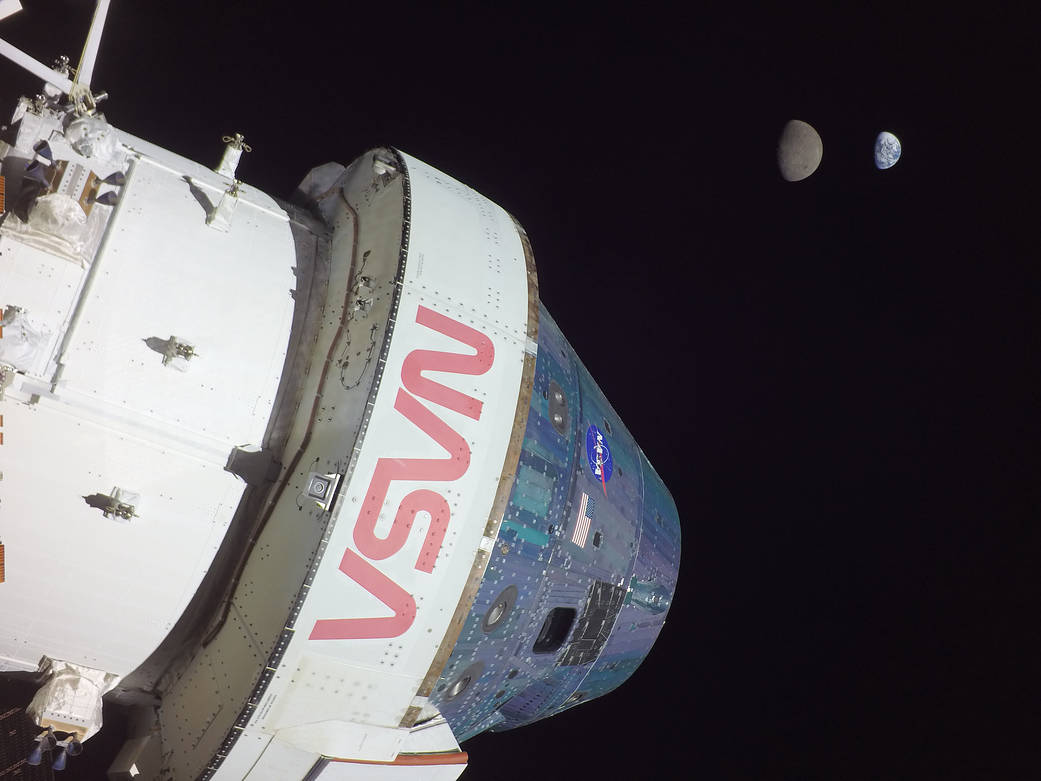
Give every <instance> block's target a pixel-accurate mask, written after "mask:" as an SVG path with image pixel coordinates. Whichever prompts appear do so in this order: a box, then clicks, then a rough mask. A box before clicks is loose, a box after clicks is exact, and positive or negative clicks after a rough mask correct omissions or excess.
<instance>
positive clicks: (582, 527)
mask: <svg viewBox="0 0 1041 781" xmlns="http://www.w3.org/2000/svg"><path fill="white" fill-rule="evenodd" d="M595 510H596V500H595V499H593V497H591V496H590V495H589V494H587V493H585V492H583V493H582V501H581V502H580V503H579V505H578V518H576V519H575V530H574V531H573V532H572V533H571V541H572V542H573V543H575V545H577V546H578V547H580V548H584V547H586V537H588V536H589V524H591V523H592V522H593V512H594V511H595Z"/></svg>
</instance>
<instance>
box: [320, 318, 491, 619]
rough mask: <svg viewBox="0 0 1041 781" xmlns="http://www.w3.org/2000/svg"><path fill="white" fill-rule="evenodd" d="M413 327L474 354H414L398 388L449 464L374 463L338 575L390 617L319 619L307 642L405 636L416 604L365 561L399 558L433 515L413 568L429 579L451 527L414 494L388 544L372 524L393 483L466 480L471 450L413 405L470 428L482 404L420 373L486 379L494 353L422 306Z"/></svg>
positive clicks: (405, 407)
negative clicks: (448, 414)
mask: <svg viewBox="0 0 1041 781" xmlns="http://www.w3.org/2000/svg"><path fill="white" fill-rule="evenodd" d="M416 322H417V323H418V324H419V325H422V326H425V327H427V328H430V329H431V330H434V331H437V332H438V333H441V334H444V335H445V336H448V337H450V338H452V339H455V340H456V341H458V342H462V343H463V344H465V345H467V346H469V347H471V348H473V349H474V350H476V354H475V355H465V354H461V353H447V352H439V351H435V350H413V351H412V352H410V353H409V354H408V355H407V356H406V357H405V360H404V362H403V363H402V365H401V382H402V385H404V388H398V393H397V397H396V398H395V400H394V409H395V410H397V411H398V412H399V413H401V415H403V416H404V417H405V418H406V419H407V420H408V421H409V422H411V423H412V424H413V425H415V426H416V427H417V428H419V429H420V430H421V431H422V432H423V433H424V434H426V435H427V436H428V437H430V438H431V439H432V440H434V442H436V443H437V444H438V445H439V446H440V447H441V448H443V449H444V450H445V452H446V453H447V454H448V456H447V457H446V458H380V459H378V460H377V461H376V468H375V469H374V470H373V473H372V479H371V480H370V481H369V488H368V490H367V491H366V493H365V499H364V500H363V501H362V506H361V510H360V511H359V512H358V518H357V521H356V523H355V526H354V544H355V545H356V546H357V547H358V551H360V553H361V554H364V555H359V554H358V553H356V552H354V551H353V550H351V549H350V548H346V549H345V550H344V552H343V558H342V559H341V561H340V571H341V572H343V573H344V574H345V575H347V576H348V577H349V578H351V579H352V580H353V581H354V582H355V583H357V584H358V585H360V586H361V587H362V588H364V589H365V590H366V591H368V592H369V593H370V594H372V595H373V596H374V597H376V598H377V599H379V600H380V601H381V602H382V603H383V604H384V605H386V606H387V607H388V608H390V609H391V610H392V611H393V615H390V616H380V617H376V618H337V619H321V620H318V621H315V625H314V628H313V629H312V630H311V635H310V639H311V640H355V639H372V638H389V637H397V636H399V635H401V634H404V633H405V632H406V631H408V628H409V627H410V626H412V622H413V621H415V618H416V601H415V599H414V598H413V597H412V595H411V594H409V593H408V592H407V591H405V589H403V588H402V587H401V586H400V585H398V584H397V583H396V582H394V580H392V579H391V578H390V577H388V576H387V575H385V574H384V573H383V572H381V571H380V570H379V569H378V568H377V567H376V566H375V565H374V564H373V563H372V561H370V560H369V559H372V560H376V561H380V560H383V559H387V558H390V557H391V556H393V555H394V554H395V553H397V552H398V551H400V550H401V549H402V548H403V547H404V545H405V542H406V541H407V540H408V535H409V533H410V532H411V531H412V524H413V522H414V521H415V519H416V515H417V513H420V512H427V513H429V514H430V526H429V528H428V529H427V533H426V538H425V539H424V541H423V546H422V548H421V550H420V553H419V558H418V559H417V560H416V563H415V565H414V567H415V569H416V570H418V571H420V572H426V573H430V572H433V570H434V562H435V561H436V560H437V554H438V552H439V551H440V550H441V544H442V542H443V541H444V537H445V532H446V531H447V530H448V524H449V522H450V521H451V509H450V508H449V506H448V501H447V500H446V499H445V498H444V497H443V496H442V495H441V494H439V493H438V492H437V491H434V490H431V489H428V488H421V489H418V490H415V491H412V492H411V493H409V494H407V495H406V496H405V497H404V498H403V499H402V500H401V502H400V503H399V505H398V510H397V514H396V515H395V516H394V521H393V523H392V524H391V527H390V531H389V532H387V536H386V537H379V536H378V535H377V534H376V523H377V522H378V520H379V515H380V508H381V507H382V506H383V502H384V501H385V500H386V498H387V493H388V492H389V491H390V486H391V484H392V483H393V482H394V481H395V480H412V481H415V480H423V481H443V482H449V481H454V480H458V479H459V478H460V477H462V476H463V475H464V474H466V470H467V469H468V468H469V466H470V446H469V444H467V442H466V440H465V439H464V438H463V437H462V436H461V435H460V434H459V433H458V432H456V431H455V430H454V429H453V428H452V427H451V426H449V425H448V424H447V423H445V422H444V421H443V420H442V419H441V418H439V417H438V416H437V415H435V414H434V413H433V412H432V411H431V410H430V409H429V408H427V406H426V405H424V404H422V403H421V402H420V401H419V400H418V399H417V398H416V397H417V396H418V397H419V398H421V399H426V400H427V401H430V402H433V403H434V404H437V405H439V406H442V407H445V408H447V409H450V410H453V411H454V412H458V413H460V414H462V415H466V416H467V417H469V418H472V419H473V420H480V418H481V412H482V410H483V404H482V403H481V402H480V401H478V400H477V399H475V398H473V397H472V396H468V395H467V394H465V393H462V392H460V391H458V390H454V389H453V388H449V387H447V386H445V385H442V384H441V383H439V382H437V381H435V380H432V379H430V378H429V377H426V376H424V374H423V373H424V372H428V371H438V372H450V373H452V374H470V375H479V374H484V373H485V372H487V371H488V370H489V369H490V368H491V367H492V363H493V362H494V360H495V348H494V346H493V345H492V341H491V339H489V338H488V337H487V336H485V335H484V334H483V333H481V332H480V331H477V330H475V329H473V328H470V327H469V326H467V325H463V324H462V323H460V322H459V321H458V320H453V319H452V318H450V317H447V316H446V315H443V314H440V313H439V312H435V311H434V310H432V309H428V308H427V307H425V306H420V307H419V311H418V312H417V313H416ZM366 557H367V558H366Z"/></svg>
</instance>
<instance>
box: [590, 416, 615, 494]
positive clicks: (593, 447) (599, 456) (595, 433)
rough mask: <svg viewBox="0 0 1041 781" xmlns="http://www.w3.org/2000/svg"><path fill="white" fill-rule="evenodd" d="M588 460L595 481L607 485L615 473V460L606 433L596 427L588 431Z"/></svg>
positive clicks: (591, 427)
mask: <svg viewBox="0 0 1041 781" xmlns="http://www.w3.org/2000/svg"><path fill="white" fill-rule="evenodd" d="M586 458H588V459H589V471H590V472H592V473H593V479H594V480H596V481H597V482H598V483H603V484H605V485H606V483H607V481H608V480H610V479H611V473H612V472H614V460H613V459H612V458H611V448H609V447H608V446H607V438H606V437H605V436H604V432H602V431H601V430H600V429H598V428H597V427H596V426H590V427H589V428H588V429H587V430H586Z"/></svg>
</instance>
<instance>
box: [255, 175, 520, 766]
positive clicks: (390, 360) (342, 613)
mask: <svg viewBox="0 0 1041 781" xmlns="http://www.w3.org/2000/svg"><path fill="white" fill-rule="evenodd" d="M408 164H409V173H410V178H411V186H412V199H413V200H412V230H411V235H410V244H409V253H408V260H407V266H406V272H405V278H404V284H403V291H402V295H401V301H400V307H399V309H398V313H397V319H396V323H395V326H394V331H393V337H392V340H391V345H390V350H389V353H388V356H387V362H386V368H385V371H384V374H383V379H382V382H381V385H380V388H379V392H378V394H377V397H376V400H375V403H374V406H373V410H372V414H371V419H370V421H369V427H368V433H367V434H366V436H365V438H364V441H363V442H362V443H361V445H360V450H358V451H357V452H356V454H355V458H356V461H355V464H354V469H353V472H352V473H351V475H350V480H349V482H348V484H347V485H346V486H345V487H344V488H343V490H342V494H341V498H340V499H339V500H338V503H337V506H336V508H335V509H334V514H335V516H336V525H335V528H334V530H333V532H332V536H331V539H330V542H329V545H328V548H327V552H326V554H325V557H324V559H323V561H322V563H321V565H320V568H319V570H318V573H317V576H316V578H315V580H314V582H313V584H312V586H311V588H310V590H309V596H308V598H307V601H306V602H305V603H304V606H303V609H302V611H301V614H300V616H299V618H298V619H297V621H296V624H295V626H296V632H295V635H294V638H293V640H292V641H291V642H290V645H289V648H288V650H287V652H286V654H285V656H284V657H283V660H282V664H281V666H280V668H279V675H278V676H276V678H275V680H274V681H273V682H272V683H271V685H270V686H269V688H268V691H267V693H266V694H265V696H264V703H265V704H264V706H262V707H261V708H258V711H257V715H256V716H255V717H254V720H253V722H251V725H252V724H256V725H261V726H264V727H265V728H266V729H271V730H278V731H279V732H278V734H279V735H280V736H281V737H282V738H283V739H285V740H288V741H290V742H293V741H295V740H298V739H299V735H300V734H301V733H299V732H295V731H293V732H291V731H290V730H293V728H294V727H296V726H297V725H305V724H314V723H315V722H325V721H328V722H344V723H346V722H350V723H354V724H357V725H362V726H363V728H364V730H367V732H368V735H369V737H368V739H367V740H365V741H359V742H358V743H357V746H356V747H355V748H351V747H350V746H346V745H344V746H343V747H342V748H341V747H340V746H339V745H338V744H337V746H336V747H337V748H338V749H340V750H339V751H329V750H323V753H327V754H336V755H337V756H340V757H344V758H352V759H365V760H374V761H389V760H392V759H393V758H394V757H395V756H396V754H397V751H398V750H399V749H400V747H401V743H400V742H398V741H396V740H392V739H391V736H392V735H395V734H396V735H398V736H399V739H400V741H403V740H404V739H405V738H406V737H407V735H408V732H409V731H408V730H407V729H398V724H399V723H400V722H401V720H402V718H403V717H404V716H405V714H406V712H407V710H408V708H409V706H410V705H412V704H413V699H414V697H415V694H416V692H417V690H418V689H419V686H420V684H421V682H422V680H423V678H424V676H426V674H427V672H428V670H429V669H430V665H431V663H432V662H433V659H434V656H435V654H436V653H437V651H438V648H439V647H440V643H441V641H442V638H443V637H444V635H445V632H446V630H447V628H448V626H449V622H450V619H451V617H452V615H453V613H454V611H455V609H456V606H457V604H458V603H459V600H460V597H461V595H462V592H463V589H464V586H465V584H466V580H467V578H468V576H469V574H470V571H471V567H472V565H473V563H474V558H475V555H476V553H477V551H478V549H479V546H480V543H481V539H482V533H483V531H484V528H485V526H486V524H487V521H488V515H489V513H490V511H491V507H492V503H493V500H494V497H495V492H496V489H497V487H498V482H499V478H500V475H501V472H502V468H503V463H504V461H505V457H506V451H507V446H508V442H509V437H510V434H511V431H512V427H513V420H514V415H515V412H516V404H517V396H518V393H519V390H520V380H521V370H522V366H523V360H524V350H525V342H526V327H527V311H528V310H527V295H528V288H527V285H528V282H527V270H526V266H525V261H524V254H523V248H522V245H521V241H520V238H519V236H518V234H517V231H516V228H515V226H514V224H513V221H512V219H511V218H510V217H509V215H508V214H506V212H505V211H503V210H502V209H501V208H500V207H498V206H496V205H495V204H493V203H491V202H490V201H488V200H487V199H485V198H483V196H480V195H479V194H477V193H475V192H474V191H472V190H470V189H469V188H467V187H465V186H463V185H461V184H459V183H458V182H456V181H455V180H452V179H451V178H449V177H447V176H446V175H444V174H442V173H440V172H437V171H435V170H434V169H432V168H430V167H429V166H426V165H424V164H422V163H419V162H418V161H415V160H412V159H411V158H409V159H408ZM421 306H422V307H427V308H429V309H432V310H434V311H436V312H438V313H440V314H442V315H445V316H447V317H449V318H452V319H453V320H455V321H457V322H459V323H462V324H463V325H465V326H467V327H469V328H473V329H475V330H476V331H478V332H480V333H482V334H484V335H485V336H486V337H488V338H489V339H490V340H491V342H492V344H493V347H494V361H493V362H492V365H491V367H490V368H489V369H488V370H487V371H486V372H484V373H481V374H477V375H469V374H460V373H451V372H429V373H427V375H426V376H427V377H428V378H430V379H433V380H435V381H436V382H439V383H442V384H444V385H446V386H447V387H449V388H451V389H453V390H456V391H460V392H462V393H463V394H467V395H469V396H472V397H473V398H475V399H477V400H479V401H480V402H481V403H482V404H483V407H482V410H481V413H480V417H479V418H478V419H476V420H475V419H473V418H472V417H468V416H467V415H464V414H460V413H459V412H457V411H455V410H453V409H448V408H446V407H444V406H442V405H440V404H438V403H435V402H433V401H430V400H429V399H421V400H419V401H418V403H419V404H421V405H423V406H424V407H425V408H426V409H427V410H428V411H429V412H432V413H433V414H434V415H436V416H437V417H438V418H439V419H440V420H441V421H442V422H443V423H444V424H446V425H447V426H448V427H449V428H451V430H452V431H454V432H457V434H458V435H459V436H461V437H462V438H463V439H464V440H465V442H466V444H467V446H468V448H469V451H470V457H469V458H470V460H469V465H468V467H467V469H466V471H465V473H464V474H463V475H462V476H461V477H458V478H457V479H452V480H441V481H437V480H407V481H395V482H392V483H391V484H390V487H389V490H388V492H387V495H386V501H385V502H384V503H383V510H382V512H381V514H380V519H379V521H378V523H377V525H376V528H375V534H376V536H377V537H380V538H382V537H386V536H387V535H388V534H389V532H390V529H391V524H392V523H393V521H394V518H395V515H396V513H397V511H398V507H399V505H400V503H401V501H402V499H403V498H404V497H405V496H406V495H407V494H409V493H411V492H412V491H416V490H429V491H434V492H436V493H438V494H440V495H441V496H442V497H444V499H445V500H446V501H447V503H448V505H449V506H450V508H451V517H450V521H449V525H448V529H447V533H446V534H445V537H444V540H443V544H442V547H441V550H440V554H439V555H438V557H437V560H436V565H435V566H434V568H433V571H432V572H429V573H428V572H424V571H421V570H420V569H417V568H416V563H417V560H418V559H419V557H420V553H421V549H422V547H423V543H424V540H425V537H426V533H427V530H428V527H429V523H430V516H429V514H428V513H426V512H420V513H418V514H417V515H416V517H415V522H414V525H413V526H412V529H411V532H410V533H409V535H408V537H407V540H406V541H405V543H404V545H403V546H402V547H401V548H400V549H399V550H396V551H393V552H392V553H390V554H389V555H387V556H386V557H384V558H380V559H379V560H373V559H369V558H367V557H366V556H365V553H364V552H362V551H361V549H360V548H359V545H358V543H357V540H356V534H355V529H356V526H357V524H358V520H359V512H360V510H361V509H362V507H363V504H364V499H365V497H366V495H367V493H368V492H369V489H370V480H371V478H372V477H373V474H374V472H375V470H376V466H377V462H378V460H379V459H380V458H385V459H389V458H394V459H398V458H401V459H409V458H417V459H442V460H443V459H445V458H446V452H445V450H444V449H443V448H442V447H441V446H440V445H439V444H438V443H437V442H435V441H434V440H433V439H432V438H431V437H430V436H429V435H428V434H427V433H425V432H424V431H422V430H421V429H420V428H418V427H417V426H416V425H415V424H414V423H413V422H411V421H410V420H409V419H407V418H406V417H405V416H404V415H403V414H402V413H401V412H400V411H399V410H398V409H395V401H396V399H397V397H398V393H399V391H400V390H401V389H402V387H403V381H402V366H403V363H404V362H405V360H406V358H407V357H408V356H409V355H410V354H411V353H413V351H415V350H432V351H442V352H448V353H458V354H463V355H469V356H472V355H473V354H474V352H475V351H474V350H473V349H471V348H470V347H468V346H466V345H464V344H462V343H461V342H460V341H457V340H456V339H454V338H451V337H449V336H446V335H445V334H443V333H439V332H438V331H436V330H434V329H432V328H429V327H426V326H424V325H421V324H419V323H418V322H417V316H418V313H419V311H420V307H421ZM345 550H349V551H350V552H351V554H350V555H351V556H354V557H364V558H365V560H366V561H367V562H368V563H369V565H371V566H372V567H374V568H376V569H377V570H378V571H379V572H380V573H382V575H383V576H385V577H386V578H388V579H390V580H392V581H393V583H395V584H397V586H399V587H400V588H401V589H402V590H404V591H405V592H407V593H408V594H409V595H411V596H412V597H413V598H414V600H415V603H416V617H415V620H414V622H413V623H411V625H409V626H407V629H406V630H405V631H404V632H403V633H401V634H399V635H396V636H392V637H374V638H366V639H311V635H312V632H313V629H314V627H315V626H316V622H319V621H324V620H336V619H349V618H375V617H384V616H388V615H390V614H391V611H390V610H389V609H388V608H387V606H386V605H384V604H383V603H382V602H381V601H380V600H379V599H377V598H376V597H375V596H373V595H372V594H371V593H369V592H368V591H367V590H366V588H364V587H363V586H362V585H360V584H359V583H358V582H356V581H355V580H353V579H352V578H351V577H348V576H347V575H346V574H344V572H342V571H341V570H340V565H341V559H342V558H343V557H344V556H345V553H344V551H345ZM312 738H313V736H311V737H310V738H309V739H308V742H307V744H306V747H307V748H310V749H318V748H320V745H319V744H317V743H314V742H313V740H312ZM330 740H332V738H331V737H330Z"/></svg>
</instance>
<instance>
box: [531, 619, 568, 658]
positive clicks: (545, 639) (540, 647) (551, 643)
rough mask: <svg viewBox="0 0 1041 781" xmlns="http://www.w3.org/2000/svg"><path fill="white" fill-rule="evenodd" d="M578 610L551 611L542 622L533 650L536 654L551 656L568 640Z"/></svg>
mask: <svg viewBox="0 0 1041 781" xmlns="http://www.w3.org/2000/svg"><path fill="white" fill-rule="evenodd" d="M576 612H577V611H576V610H575V609H574V608H573V607H555V608H553V609H552V610H550V611H549V615H548V616H546V620H545V621H543V622H542V629H541V630H539V636H538V637H537V638H536V639H535V645H534V647H533V648H532V649H531V651H532V653H536V654H551V653H553V652H554V651H556V650H557V649H558V648H560V646H562V645H564V641H565V640H567V635H568V632H570V631H571V625H572V624H573V623H575V614H576Z"/></svg>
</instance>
